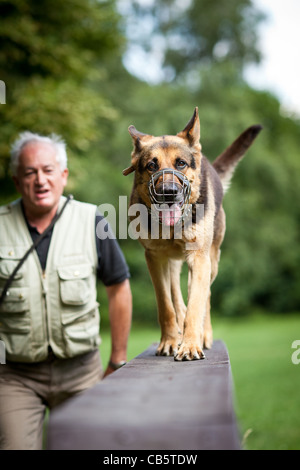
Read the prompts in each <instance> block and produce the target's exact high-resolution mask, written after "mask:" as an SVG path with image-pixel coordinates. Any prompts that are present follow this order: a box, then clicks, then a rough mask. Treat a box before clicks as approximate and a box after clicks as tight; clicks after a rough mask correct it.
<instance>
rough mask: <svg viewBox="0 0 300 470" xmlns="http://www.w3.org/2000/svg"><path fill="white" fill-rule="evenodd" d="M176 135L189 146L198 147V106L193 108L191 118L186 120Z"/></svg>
mask: <svg viewBox="0 0 300 470" xmlns="http://www.w3.org/2000/svg"><path fill="white" fill-rule="evenodd" d="M177 136H178V137H181V138H182V139H185V140H187V141H188V143H189V145H190V147H199V148H200V149H201V145H200V142H199V140H200V119H199V113H198V108H195V111H194V114H193V117H192V119H191V120H190V121H189V122H188V124H187V125H186V127H185V128H184V129H183V131H181V132H179V133H178V134H177Z"/></svg>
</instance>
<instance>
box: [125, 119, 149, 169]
mask: <svg viewBox="0 0 300 470" xmlns="http://www.w3.org/2000/svg"><path fill="white" fill-rule="evenodd" d="M128 131H129V134H130V135H131V137H132V141H133V144H134V150H133V152H132V154H131V156H132V161H131V163H132V165H131V166H130V167H128V168H125V170H123V175H124V176H127V175H130V173H132V172H133V171H135V167H136V163H137V160H138V157H139V152H140V151H141V149H142V145H143V143H144V142H146V141H148V140H150V139H151V138H152V136H151V135H148V134H143V133H142V132H139V131H138V130H137V129H136V128H135V127H134V126H129V127H128Z"/></svg>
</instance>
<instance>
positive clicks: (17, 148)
mask: <svg viewBox="0 0 300 470" xmlns="http://www.w3.org/2000/svg"><path fill="white" fill-rule="evenodd" d="M29 142H43V143H47V144H51V145H52V146H53V147H54V149H55V152H56V160H57V161H58V163H59V164H60V168H61V171H63V170H65V169H66V168H67V164H68V158H67V151H66V143H65V141H64V140H63V139H62V138H61V137H60V136H59V135H56V134H51V135H50V136H42V135H39V134H34V133H33V132H30V131H25V132H21V134H19V136H18V138H17V139H16V140H15V142H14V143H13V144H12V146H11V151H10V169H11V172H12V174H13V175H16V173H17V170H18V165H19V158H20V155H21V152H22V149H23V147H24V146H25V145H26V144H29Z"/></svg>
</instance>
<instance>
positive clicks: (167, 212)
mask: <svg viewBox="0 0 300 470" xmlns="http://www.w3.org/2000/svg"><path fill="white" fill-rule="evenodd" d="M160 214H161V221H162V223H163V224H164V225H168V226H173V225H175V224H177V222H178V221H179V219H180V217H181V208H180V206H179V205H178V204H173V206H171V207H169V208H164V209H163V210H162V211H161V213H160Z"/></svg>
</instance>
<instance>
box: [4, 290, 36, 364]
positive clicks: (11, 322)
mask: <svg viewBox="0 0 300 470" xmlns="http://www.w3.org/2000/svg"><path fill="white" fill-rule="evenodd" d="M0 292H1V289H0ZM7 294H8V295H6V296H5V299H4V301H3V302H2V304H1V306H0V339H1V340H2V341H4V343H5V347H6V351H7V354H8V355H9V358H10V360H20V358H22V356H23V354H24V351H25V350H26V348H27V347H28V335H29V334H30V330H31V323H30V317H29V315H26V314H27V313H28V310H29V299H28V294H29V289H28V288H27V287H10V289H9V290H8V293H7Z"/></svg>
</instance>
